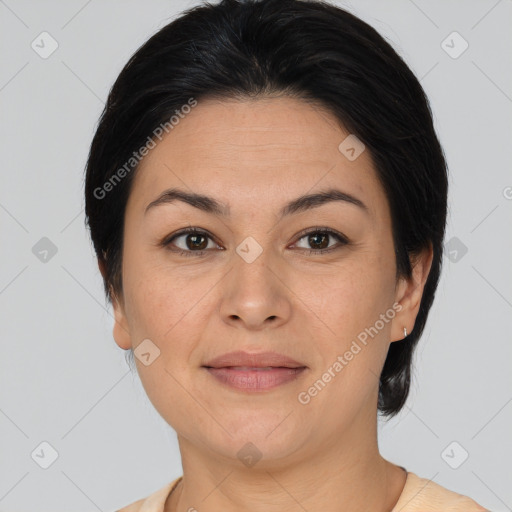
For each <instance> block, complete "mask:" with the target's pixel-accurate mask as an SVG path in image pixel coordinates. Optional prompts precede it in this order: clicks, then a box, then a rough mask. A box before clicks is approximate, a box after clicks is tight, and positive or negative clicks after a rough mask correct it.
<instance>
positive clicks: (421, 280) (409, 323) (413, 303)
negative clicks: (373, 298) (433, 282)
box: [392, 244, 434, 341]
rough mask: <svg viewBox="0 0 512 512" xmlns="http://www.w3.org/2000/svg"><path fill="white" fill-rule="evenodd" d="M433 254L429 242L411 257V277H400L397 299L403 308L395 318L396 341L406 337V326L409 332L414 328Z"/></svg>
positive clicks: (393, 330) (393, 334)
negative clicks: (426, 246)
mask: <svg viewBox="0 0 512 512" xmlns="http://www.w3.org/2000/svg"><path fill="white" fill-rule="evenodd" d="M433 255H434V251H433V248H432V244H429V247H428V248H426V249H423V250H422V251H421V252H420V253H418V254H416V255H414V256H412V257H411V266H412V272H411V277H410V278H403V277H402V278H400V283H399V286H398V287H397V295H396V301H397V302H399V303H400V305H401V306H402V309H401V310H400V313H399V314H398V315H396V316H395V318H394V319H393V326H392V339H393V340H394V341H399V340H401V339H403V338H404V327H405V328H406V329H407V332H408V333H409V334H410V333H411V332H412V330H413V329H414V323H415V321H416V316H417V315H418V311H419V309H420V304H421V298H422V297H423V291H424V289H425V283H426V282H427V278H428V275H429V273H430V269H431V267H432V260H433Z"/></svg>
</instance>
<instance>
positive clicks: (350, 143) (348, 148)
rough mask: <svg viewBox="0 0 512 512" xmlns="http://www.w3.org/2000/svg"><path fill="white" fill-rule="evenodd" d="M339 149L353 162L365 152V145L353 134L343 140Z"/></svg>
mask: <svg viewBox="0 0 512 512" xmlns="http://www.w3.org/2000/svg"><path fill="white" fill-rule="evenodd" d="M338 149H339V151H340V153H342V154H343V155H344V156H345V157H346V158H347V159H348V160H350V161H351V162H353V161H354V160H355V159H356V158H357V157H358V156H359V155H360V154H361V153H362V152H363V151H364V150H365V145H364V144H363V143H362V142H361V140H359V139H358V138H357V136H355V135H354V134H353V133H351V134H350V135H349V136H348V137H346V138H345V139H343V141H342V142H341V143H340V145H339V146H338Z"/></svg>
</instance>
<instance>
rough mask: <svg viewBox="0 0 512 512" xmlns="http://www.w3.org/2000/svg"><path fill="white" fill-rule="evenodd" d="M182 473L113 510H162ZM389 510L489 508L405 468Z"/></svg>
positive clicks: (473, 511)
mask: <svg viewBox="0 0 512 512" xmlns="http://www.w3.org/2000/svg"><path fill="white" fill-rule="evenodd" d="M182 478H183V477H181V476H180V477H179V478H176V480H173V481H172V482H170V483H168V484H166V485H164V486H163V487H162V488H160V489H159V490H157V491H155V492H154V493H153V494H151V495H150V496H148V497H147V498H143V499H141V500H138V501H136V502H134V503H132V504H131V505H128V506H126V507H124V508H122V509H120V510H118V511H116V512H164V505H165V501H166V499H167V496H168V495H169V494H170V493H171V491H172V490H173V489H174V487H175V486H177V485H178V483H179V481H180V480H181V479H182ZM391 512H489V510H487V509H486V508H484V507H482V506H480V505H479V504H478V503H476V501H473V500H472V499H471V498H468V497H467V496H463V495H462V494H457V493H456V492H453V491H450V490H448V489H446V488H445V487H442V486H441V485H439V484H436V483H435V482H432V481H431V480H427V479H426V478H420V477H419V476H417V475H415V474H414V473H411V472H410V471H408V472H407V479H406V481H405V486H404V488H403V490H402V494H400V497H399V498H398V501H397V503H396V505H395V506H394V507H393V510H392V511H391Z"/></svg>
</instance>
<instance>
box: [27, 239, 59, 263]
mask: <svg viewBox="0 0 512 512" xmlns="http://www.w3.org/2000/svg"><path fill="white" fill-rule="evenodd" d="M32 253H33V254H34V256H36V258H37V259H38V260H39V261H41V262H43V263H48V262H49V261H50V260H51V259H52V258H53V257H54V256H55V255H56V254H57V246H56V245H55V244H54V243H53V242H52V241H51V240H50V239H49V238H47V237H45V236H43V238H41V240H39V241H38V242H36V244H35V245H34V246H33V247H32Z"/></svg>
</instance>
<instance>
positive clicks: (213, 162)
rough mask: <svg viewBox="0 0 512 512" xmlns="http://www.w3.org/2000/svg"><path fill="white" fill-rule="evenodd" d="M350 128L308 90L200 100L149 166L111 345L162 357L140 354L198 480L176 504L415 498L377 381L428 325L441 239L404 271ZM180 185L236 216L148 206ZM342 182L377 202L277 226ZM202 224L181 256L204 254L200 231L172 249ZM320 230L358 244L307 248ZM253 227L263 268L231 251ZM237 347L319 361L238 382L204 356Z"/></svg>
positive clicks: (332, 506) (340, 206) (131, 214)
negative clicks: (386, 442)
mask: <svg viewBox="0 0 512 512" xmlns="http://www.w3.org/2000/svg"><path fill="white" fill-rule="evenodd" d="M348 134H349V133H348V132H347V131H346V130H345V129H344V128H343V127H342V126H340V125H339V123H338V122H337V121H336V119H335V118H334V117H333V116H332V115H331V114H330V113H329V112H327V111H326V110H324V109H321V108H320V107H317V106H313V105H312V104H308V103H305V102H303V101H302V100H298V99H293V98H289V97H273V98H260V99H257V100H256V99H248V100H246V101H241V100H223V101H214V100H202V101H199V103H198V105H197V106H196V107H195V108H194V109H193V110H192V112H191V113H190V114H188V115H187V116H186V117H185V118H184V119H183V120H181V121H180V123H179V124H178V125H177V126H176V127H175V128H174V129H173V130H172V131H171V132H170V133H169V134H168V135H167V136H166V137H165V138H164V139H163V140H162V141H161V142H158V144H157V145H156V147H155V148H154V149H152V150H151V151H150V152H149V154H148V155H147V156H146V157H145V158H144V160H143V161H142V162H141V166H140V167H139V169H138V171H137V174H136V176H135V181H134V183H133V188H132V191H131V195H130V197H129V200H128V204H127V208H126V214H125V226H124V233H125V239H124V247H123V269H122V272H123V284H124V288H123V294H122V295H121V296H119V297H117V298H114V313H115V323H114V338H115V341H116V343H117V344H118V345H119V347H121V348H122V349H125V350H128V349H135V348H136V347H137V346H138V344H139V343H140V342H141V341H142V340H144V339H147V338H149V339H150V340H151V341H152V342H153V343H154V344H155V345H156V346H158V348H159V350H160V356H159V357H158V358H156V359H155V360H154V361H153V362H152V363H151V364H150V365H149V366H145V365H144V364H142V363H141V362H140V361H139V360H138V358H135V361H136V363H137V370H138V372H139V375H140V378H141V381H142V384H143V386H144V388H145V390H146V392H147V394H148V397H149V398H150V400H151V401H152V403H153V404H154V406H155V408H156V409H157V411H158V412H159V413H160V415H161V416H162V417H163V418H164V419H165V421H167V422H168V424H169V425H171V426H172V427H173V428H174V429H175V430H176V432H177V435H178V442H179V447H180V451H181V456H182V464H183V475H184V478H183V481H182V482H181V483H180V484H179V486H178V487H177V489H176V490H175V492H173V493H172V494H171V495H170V496H169V497H168V499H167V502H166V504H165V511H166V512H171V511H173V512H174V511H180V512H181V511H188V510H189V509H190V508H191V507H193V508H194V509H196V510H197V511H199V512H208V511H212V512H213V511H215V512H218V511H219V510H223V511H226V512H231V511H236V512H238V511H240V510H250V511H254V512H256V511H265V512H274V511H275V512H277V511H279V512H282V511H283V510H287V511H295V510H296V511H303V510H307V511H308V512H317V511H322V512H325V511H326V510H373V511H376V512H379V511H380V512H389V511H390V510H391V509H392V508H393V506H394V504H395V503H396V502H397V500H398V498H399V496H400V494H401V492H402V489H403V487H404V484H405V479H406V475H405V473H404V472H403V471H402V470H401V469H400V468H399V467H398V466H396V465H395V464H392V463H391V462H389V461H387V460H385V459H384V458H383V457H382V456H381V455H380V453H379V450H378V444H377V397H378V384H379V380H378V375H380V372H381V370H382V367H383V364H384V361H385V358H386V354H387V351H388V348H389V345H390V343H392V342H397V343H400V340H401V339H402V338H403V337H404V334H403V328H404V327H406V328H407V332H408V333H410V332H411V331H412V330H413V328H414V322H415V319H416V315H417V313H418V309H419V306H420V300H421V296H422V293H423V288H424V284H425V281H426V278H427V275H428V272H429V270H430V265H431V262H432V250H431V249H430V250H428V251H424V252H423V253H422V254H420V255H419V256H418V258H417V259H416V260H415V262H414V271H413V276H412V277H411V279H407V280H405V279H400V280H398V281H397V280H396V266H395V256H394V246H393V240H392V235H391V217H390V212H389V206H388V203H387V200H386V197H385V195H384V191H383V189H382V187H381V185H380V183H379V182H378V180H377V175H376V172H375V169H374V166H373V162H372V159H371V155H370V153H369V151H368V150H365V151H363V153H362V154H361V155H360V156H359V157H358V158H356V159H355V160H354V161H350V160H348V159H347V158H346V157H345V155H344V154H342V153H341V152H340V151H339V150H338V145H339V144H340V142H341V141H343V140H344V139H345V137H346V136H347V135H348ZM171 187H177V188H181V189H183V190H185V191H187V192H195V193H202V194H206V195H209V196H212V197H214V198H216V199H217V200H218V201H220V202H223V203H225V204H226V205H229V207H230V216H229V217H226V218H222V217H218V216H215V215H213V214H211V213H206V212H203V211H200V210H199V209H196V208H194V207H193V206H191V205H189V204H187V203H185V202H181V201H176V202H174V203H168V204H164V205H159V206H156V207H154V208H151V209H149V210H148V211H147V213H146V214H145V213H144V210H145V208H146V206H147V205H148V204H149V203H150V202H152V201H153V200H155V199H156V198H157V197H158V196H159V195H160V194H161V193H162V192H163V191H164V190H166V189H168V188H171ZM331 187H332V188H337V189H339V190H342V191H344V192H347V193H349V194H352V195H353V196H355V197H357V198H359V199H360V200H361V201H363V202H364V203H365V204H366V205H367V207H368V211H365V210H364V209H362V208H359V207H357V206H355V205H353V204H350V203H347V202H342V201H334V202H329V203H326V204H323V205H321V206H319V207H317V208H314V209H311V210H308V211H304V212H301V213H297V214H294V215H290V216H288V217H285V218H283V219H282V220H280V221H278V216H277V214H278V212H279V210H280V209H281V208H282V206H283V205H284V204H285V203H287V202H288V201H290V200H292V199H295V198H296V197H298V196H300V195H303V194H306V193H312V192H317V191H320V190H325V189H327V188H331ZM188 226H194V227H197V228H199V229H201V230H204V231H207V232H208V233H210V234H211V235H212V238H211V239H210V238H206V239H205V244H206V242H208V246H207V249H206V251H207V252H206V255H203V256H196V255H195V254H191V256H190V257H187V256H184V255H180V254H179V253H178V252H172V250H171V249H175V250H177V251H178V250H179V249H180V248H181V249H183V250H188V251H189V252H190V253H192V252H193V251H194V248H193V244H189V245H188V246H187V244H186V241H187V235H183V236H181V237H180V238H179V239H175V240H174V241H173V244H174V245H171V246H168V247H162V246H161V245H159V242H161V241H162V240H164V239H165V238H168V237H169V235H171V234H173V233H175V232H177V231H178V230H180V229H182V228H186V227H188ZM317 226H323V227H329V228H331V229H333V230H335V231H337V232H339V233H341V234H343V235H345V236H346V237H347V238H348V239H349V244H348V245H341V244H339V242H338V241H337V240H336V239H335V238H333V237H329V238H328V239H327V241H326V242H325V246H327V245H328V246H329V247H334V246H338V249H336V250H333V251H331V252H327V253H324V254H308V253H307V250H308V249H315V248H318V247H319V246H318V245H311V243H310V242H308V238H309V237H308V236H307V235H299V236H297V235H298V234H299V233H300V232H301V231H302V230H304V229H306V228H314V227H317ZM249 236H251V237H253V238H254V239H255V240H256V241H257V242H258V244H259V245H260V246H261V248H262V249H263V252H262V253H261V255H260V256H259V257H258V258H257V259H256V260H255V261H253V262H252V263H247V262H246V261H245V260H244V259H243V258H241V257H240V256H239V255H238V254H237V252H236V251H235V249H236V248H237V246H238V245H239V244H241V242H242V241H243V240H244V239H245V238H246V237H249ZM320 242H321V239H320ZM313 243H319V242H318V241H316V242H315V240H313ZM191 246H192V249H191V248H190V247H191ZM195 250H196V251H197V249H195ZM396 303H399V304H400V305H401V308H402V309H401V310H400V312H398V313H396V315H395V316H394V318H393V319H392V320H390V321H388V322H387V323H385V326H384V328H382V329H381V330H380V331H379V333H378V335H376V336H374V337H373V339H372V338H370V341H369V343H368V344H367V345H366V346H364V348H363V349H362V350H361V351H360V352H359V353H358V354H357V355H356V356H355V357H354V358H353V359H352V360H351V361H350V362H349V363H348V364H347V365H346V366H345V367H344V368H343V370H342V371H341V372H339V373H338V374H337V375H336V377H335V378H333V379H332V380H331V381H330V382H328V383H327V385H326V386H325V388H324V389H323V390H322V391H321V392H319V393H318V394H317V396H315V397H313V398H312V399H311V401H310V402H309V403H308V404H306V405H304V404H301V403H300V402H299V401H298V399H297V396H298V394H299V393H300V392H301V391H305V390H307V389H308V388H309V387H310V386H311V385H312V384H313V383H314V382H315V381H316V380H317V379H319V378H321V376H322V374H324V373H325V372H326V371H327V369H328V368H329V367H332V365H333V363H334V362H335V361H336V360H337V357H338V356H339V355H343V354H344V353H345V352H346V351H347V350H348V349H349V348H350V346H351V343H352V341H353V340H355V339H356V337H357V335H358V334H359V333H361V331H364V329H365V328H367V327H370V326H373V325H374V324H375V322H376V320H378V319H379V315H381V314H383V313H385V312H386V311H387V310H389V309H390V308H391V309H392V306H393V304H396ZM237 349H245V350H247V351H252V352H260V351H266V350H274V351H276V352H279V353H282V354H285V355H287V356H290V357H292V358H293V359H296V360H297V361H299V362H301V363H303V364H304V365H306V366H307V367H308V368H307V369H306V371H305V372H303V373H302V375H301V376H299V377H298V378H297V379H296V380H294V381H292V382H289V383H286V384H284V385H282V386H279V387H277V388H274V389H272V390H267V391H265V392H261V393H251V394H249V393H247V392H242V391H236V390H233V389H231V388H227V387H226V386H224V385H222V384H220V383H218V381H217V380H216V379H214V378H213V377H212V376H211V375H210V374H209V373H208V372H207V371H206V370H205V369H204V368H202V367H201V366H202V365H203V364H205V363H206V362H207V361H208V360H209V359H211V358H213V357H215V356H218V355H220V354H224V353H226V352H230V351H232V350H237ZM248 442H251V443H253V444H254V445H255V446H256V447H257V449H258V450H259V451H260V452H261V454H262V458H261V459H260V460H259V461H258V462H257V463H256V464H255V465H253V466H251V467H247V466H246V465H244V464H243V463H242V462H241V460H240V459H239V458H238V456H237V452H238V451H239V450H240V449H241V448H242V447H243V446H244V445H246V443H248Z"/></svg>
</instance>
